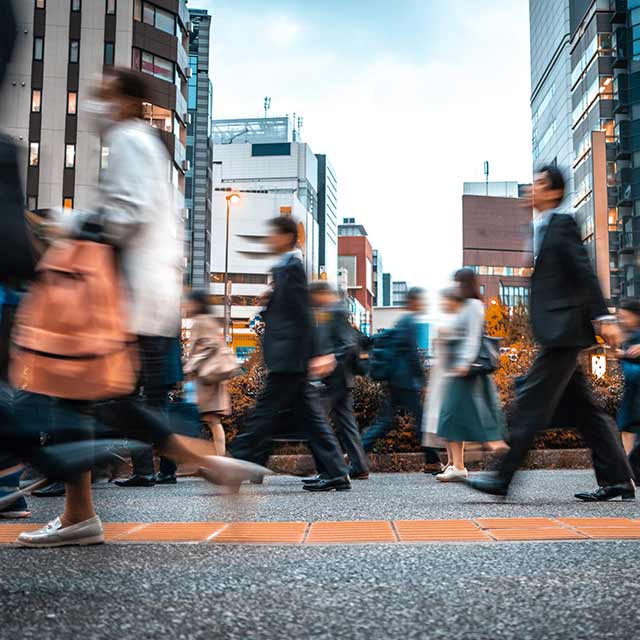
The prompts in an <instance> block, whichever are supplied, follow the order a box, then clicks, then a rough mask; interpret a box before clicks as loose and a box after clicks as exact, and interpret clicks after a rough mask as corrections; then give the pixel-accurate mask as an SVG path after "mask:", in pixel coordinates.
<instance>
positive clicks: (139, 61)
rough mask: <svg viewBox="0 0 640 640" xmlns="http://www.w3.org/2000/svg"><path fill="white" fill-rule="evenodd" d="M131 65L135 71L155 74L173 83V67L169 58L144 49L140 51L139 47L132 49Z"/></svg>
mask: <svg viewBox="0 0 640 640" xmlns="http://www.w3.org/2000/svg"><path fill="white" fill-rule="evenodd" d="M132 67H133V68H134V69H136V70H137V71H142V72H143V73H148V74H149V75H150V76H155V77H156V78H160V79H161V80H166V81H167V82H171V83H172V84H173V74H174V69H173V62H171V61H170V60H166V59H165V58H161V57H160V56H154V55H153V54H152V53H147V52H146V51H140V49H134V50H133V61H132Z"/></svg>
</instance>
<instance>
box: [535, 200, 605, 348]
mask: <svg viewBox="0 0 640 640" xmlns="http://www.w3.org/2000/svg"><path fill="white" fill-rule="evenodd" d="M608 313H609V310H608V308H607V305H606V302H605V300H604V297H603V295H602V291H601V289H600V285H599V283H598V278H597V277H596V275H595V273H594V271H593V267H592V265H591V261H590V260H589V256H588V255H587V252H586V250H585V248H584V245H583V244H582V241H581V239H580V235H579V232H578V226H577V225H576V222H575V220H574V219H573V217H572V216H569V215H566V214H559V213H556V214H553V215H552V216H551V219H550V221H549V226H548V227H547V231H546V234H545V237H544V239H543V241H542V245H541V247H540V252H539V255H538V257H537V260H536V264H535V268H534V271H533V276H532V278H531V324H532V327H533V334H534V337H535V339H536V340H537V342H538V343H539V344H540V345H541V346H543V347H578V348H586V347H590V346H591V345H593V344H595V342H596V339H595V334H594V331H593V325H592V321H593V320H595V319H596V318H598V317H601V316H605V315H607V314H608Z"/></svg>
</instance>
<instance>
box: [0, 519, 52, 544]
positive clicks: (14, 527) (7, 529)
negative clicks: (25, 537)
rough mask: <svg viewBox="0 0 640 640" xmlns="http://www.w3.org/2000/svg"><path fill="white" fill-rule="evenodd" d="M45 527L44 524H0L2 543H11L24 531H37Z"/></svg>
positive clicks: (0, 541) (0, 542)
mask: <svg viewBox="0 0 640 640" xmlns="http://www.w3.org/2000/svg"><path fill="white" fill-rule="evenodd" d="M42 527H44V524H32V523H22V524H13V523H12V524H0V544H10V543H12V542H15V541H16V538H17V537H18V536H19V535H20V534H21V533H22V532H23V531H35V530H36V529H40V528H42Z"/></svg>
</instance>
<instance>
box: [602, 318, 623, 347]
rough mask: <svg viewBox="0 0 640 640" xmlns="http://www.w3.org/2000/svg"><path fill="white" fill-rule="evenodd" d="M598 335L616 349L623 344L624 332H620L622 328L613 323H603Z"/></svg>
mask: <svg viewBox="0 0 640 640" xmlns="http://www.w3.org/2000/svg"><path fill="white" fill-rule="evenodd" d="M598 333H599V334H600V335H601V336H602V339H603V340H604V341H605V342H606V343H607V344H608V345H609V346H610V347H613V348H614V349H616V348H618V347H619V346H620V343H621V342H622V331H620V327H619V326H618V325H617V324H615V323H613V322H603V323H602V324H601V325H600V328H599V330H598Z"/></svg>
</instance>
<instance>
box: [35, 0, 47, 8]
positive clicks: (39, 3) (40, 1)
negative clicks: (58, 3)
mask: <svg viewBox="0 0 640 640" xmlns="http://www.w3.org/2000/svg"><path fill="white" fill-rule="evenodd" d="M45 5H46V0H36V9H44V8H45Z"/></svg>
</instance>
